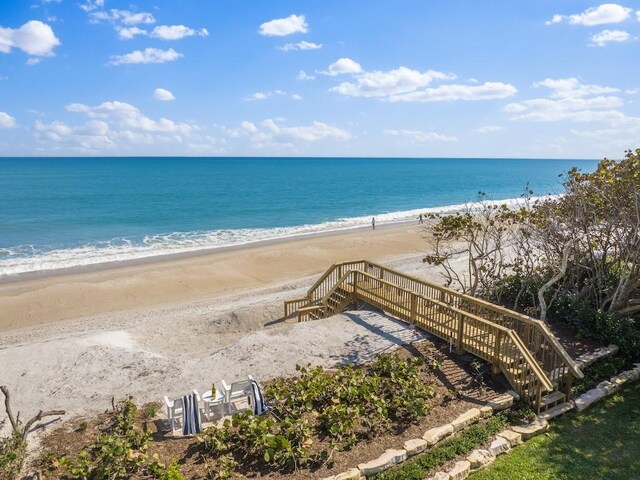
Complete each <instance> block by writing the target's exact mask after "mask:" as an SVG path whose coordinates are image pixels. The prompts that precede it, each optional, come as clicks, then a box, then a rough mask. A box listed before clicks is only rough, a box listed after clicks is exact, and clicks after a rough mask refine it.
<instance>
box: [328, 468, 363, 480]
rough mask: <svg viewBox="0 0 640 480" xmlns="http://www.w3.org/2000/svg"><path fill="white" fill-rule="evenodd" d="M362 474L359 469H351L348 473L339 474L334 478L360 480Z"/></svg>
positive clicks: (335, 479)
mask: <svg viewBox="0 0 640 480" xmlns="http://www.w3.org/2000/svg"><path fill="white" fill-rule="evenodd" d="M361 478H362V473H361V472H360V470H358V469H357V468H350V469H349V470H347V471H346V472H342V473H339V474H338V475H335V476H334V477H333V480H360V479H361Z"/></svg>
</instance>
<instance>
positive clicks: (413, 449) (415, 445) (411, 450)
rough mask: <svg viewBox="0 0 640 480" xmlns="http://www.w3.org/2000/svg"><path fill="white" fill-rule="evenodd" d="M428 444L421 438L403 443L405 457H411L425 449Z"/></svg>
mask: <svg viewBox="0 0 640 480" xmlns="http://www.w3.org/2000/svg"><path fill="white" fill-rule="evenodd" d="M428 446H429V444H428V443H427V441H426V440H424V439H422V438H414V439H413V440H407V441H406V442H404V449H405V450H406V451H407V456H408V457H412V456H414V455H417V454H418V453H420V452H423V451H425V450H426V449H427V447H428Z"/></svg>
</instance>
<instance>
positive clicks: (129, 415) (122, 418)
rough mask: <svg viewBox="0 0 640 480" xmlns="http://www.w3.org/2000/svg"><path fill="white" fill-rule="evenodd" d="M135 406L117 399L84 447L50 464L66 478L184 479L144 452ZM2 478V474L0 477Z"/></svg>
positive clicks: (144, 441)
mask: <svg viewBox="0 0 640 480" xmlns="http://www.w3.org/2000/svg"><path fill="white" fill-rule="evenodd" d="M137 414H138V408H137V407H136V405H135V404H134V403H133V401H132V397H128V398H127V399H126V400H123V401H121V402H118V403H117V404H116V405H115V407H114V411H113V415H112V417H111V419H110V422H109V425H108V427H107V428H106V430H105V432H103V433H102V434H101V435H100V436H99V437H98V438H97V439H96V440H95V441H94V442H93V444H92V445H91V446H90V447H89V448H87V449H86V450H83V451H81V452H80V453H78V454H77V455H75V456H66V455H64V456H62V457H60V458H58V459H57V460H54V461H53V462H52V464H51V467H52V468H53V469H54V470H56V471H57V473H58V475H59V478H63V479H69V480H127V479H130V478H132V477H134V476H136V475H137V476H142V477H144V478H154V479H159V480H184V477H183V476H182V475H181V474H180V471H179V469H178V466H177V464H176V463H175V462H174V463H172V464H171V465H169V467H166V466H165V465H163V464H162V463H160V462H159V461H158V460H157V458H156V459H154V460H153V461H149V458H148V456H147V454H146V449H147V445H148V443H149V441H150V439H151V436H150V435H149V434H148V433H147V432H146V431H145V430H143V429H141V428H140V427H139V426H138V425H137V424H136V419H137ZM3 478H4V477H3Z"/></svg>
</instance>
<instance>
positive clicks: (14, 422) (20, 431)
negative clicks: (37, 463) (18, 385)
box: [0, 385, 65, 441]
mask: <svg viewBox="0 0 640 480" xmlns="http://www.w3.org/2000/svg"><path fill="white" fill-rule="evenodd" d="M0 391H1V392H2V393H3V394H4V409H5V411H6V412H7V417H8V418H9V422H10V423H11V428H12V429H13V433H14V434H15V435H18V436H19V437H20V438H21V439H22V440H23V441H26V439H27V435H29V431H30V430H31V427H32V426H33V425H34V424H35V423H36V422H39V421H40V420H42V419H43V418H44V417H52V416H60V415H64V414H65V411H64V410H47V411H42V410H40V411H39V412H38V414H37V415H36V416H35V417H33V418H32V419H31V420H29V421H28V422H27V423H25V424H24V426H23V427H21V426H20V412H18V414H17V415H14V414H13V411H12V410H11V395H10V394H9V388H8V387H7V386H6V385H2V386H0Z"/></svg>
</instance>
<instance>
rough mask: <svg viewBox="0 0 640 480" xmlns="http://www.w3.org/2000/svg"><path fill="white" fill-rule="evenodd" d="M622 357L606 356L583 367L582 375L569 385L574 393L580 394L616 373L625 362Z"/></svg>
mask: <svg viewBox="0 0 640 480" xmlns="http://www.w3.org/2000/svg"><path fill="white" fill-rule="evenodd" d="M626 363H627V362H626V360H625V358H623V357H606V358H602V359H600V360H598V361H597V362H595V363H593V364H592V365H589V367H588V368H585V369H584V377H583V378H580V379H576V380H575V381H574V383H573V386H572V387H571V391H572V393H573V394H574V395H580V394H581V393H584V392H586V391H587V390H589V389H591V388H593V387H595V386H596V385H597V384H598V383H600V382H601V381H603V380H609V379H610V378H611V377H613V376H614V375H615V374H616V373H618V372H619V371H620V370H621V369H622V368H623V367H624V366H625V364H626Z"/></svg>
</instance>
